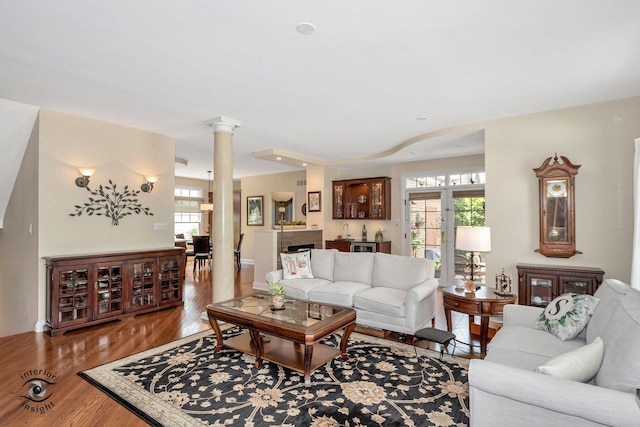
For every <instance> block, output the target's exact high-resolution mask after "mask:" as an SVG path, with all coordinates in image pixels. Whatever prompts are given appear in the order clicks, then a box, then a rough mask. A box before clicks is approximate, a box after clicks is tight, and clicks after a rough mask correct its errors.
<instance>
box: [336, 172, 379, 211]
mask: <svg viewBox="0 0 640 427" xmlns="http://www.w3.org/2000/svg"><path fill="white" fill-rule="evenodd" d="M332 193H333V194H332V201H333V206H332V210H333V212H332V216H333V219H365V220H366V219H391V178H389V177H378V178H362V179H346V180H341V181H333V191H332Z"/></svg>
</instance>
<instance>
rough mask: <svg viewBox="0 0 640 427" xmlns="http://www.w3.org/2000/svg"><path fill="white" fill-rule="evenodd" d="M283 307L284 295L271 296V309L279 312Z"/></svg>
mask: <svg viewBox="0 0 640 427" xmlns="http://www.w3.org/2000/svg"><path fill="white" fill-rule="evenodd" d="M283 306H284V295H271V307H272V308H274V309H276V310H280V309H281V308H282V307H283Z"/></svg>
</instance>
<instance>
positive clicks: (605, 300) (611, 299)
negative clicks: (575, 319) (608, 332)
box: [585, 279, 633, 343]
mask: <svg viewBox="0 0 640 427" xmlns="http://www.w3.org/2000/svg"><path fill="white" fill-rule="evenodd" d="M631 292H633V290H632V288H631V286H629V285H627V284H626V283H624V282H621V281H619V280H615V279H607V280H605V281H604V282H603V283H602V285H600V287H599V288H598V290H597V291H596V292H595V294H593V296H594V297H596V298H600V302H599V303H598V305H597V306H596V309H595V310H594V311H593V314H592V315H591V320H589V324H587V327H586V329H585V332H586V335H585V336H586V338H587V342H588V343H591V342H593V340H594V339H595V338H596V337H598V336H600V337H602V334H603V333H604V330H605V328H606V327H607V324H608V323H609V321H610V320H611V317H612V316H613V314H614V313H615V311H616V310H617V309H618V305H619V304H620V302H619V301H620V298H622V297H623V296H624V295H626V294H628V293H631Z"/></svg>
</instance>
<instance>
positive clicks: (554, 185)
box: [547, 179, 567, 197]
mask: <svg viewBox="0 0 640 427" xmlns="http://www.w3.org/2000/svg"><path fill="white" fill-rule="evenodd" d="M547 197H567V182H566V181H565V180H564V179H562V180H552V181H547Z"/></svg>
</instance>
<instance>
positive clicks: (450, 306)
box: [442, 286, 517, 358]
mask: <svg viewBox="0 0 640 427" xmlns="http://www.w3.org/2000/svg"><path fill="white" fill-rule="evenodd" d="M516 299H517V297H516V295H509V296H500V295H497V294H495V293H494V292H493V288H489V287H487V286H481V287H480V288H479V289H477V290H476V291H475V292H465V290H464V289H461V290H459V289H456V287H455V286H448V287H446V288H444V289H443V290H442V300H443V303H444V315H445V317H446V318H447V329H448V330H449V331H451V310H453V311H457V312H459V313H465V314H468V315H469V316H480V353H481V355H482V357H483V358H484V356H485V355H486V354H487V340H488V338H487V337H488V335H489V318H490V317H499V316H502V311H503V309H504V306H505V304H513V303H515V302H516Z"/></svg>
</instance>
